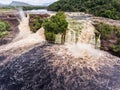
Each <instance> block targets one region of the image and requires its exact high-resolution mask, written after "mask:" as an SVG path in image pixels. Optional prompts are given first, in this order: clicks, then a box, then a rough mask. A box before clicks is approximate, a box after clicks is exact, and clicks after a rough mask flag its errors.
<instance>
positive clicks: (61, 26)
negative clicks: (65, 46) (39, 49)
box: [43, 12, 68, 43]
mask: <svg viewBox="0 0 120 90" xmlns="http://www.w3.org/2000/svg"><path fill="white" fill-rule="evenodd" d="M43 26H44V29H45V32H46V33H48V32H49V33H51V35H53V38H54V39H52V40H55V37H54V35H55V34H61V35H62V39H61V42H63V43H64V37H65V32H66V29H67V26H68V22H67V21H66V16H65V14H64V13H63V12H58V13H57V14H56V15H55V16H52V17H51V18H50V19H49V20H46V21H45V22H44V25H43ZM45 35H48V34H45ZM51 35H50V37H49V36H46V39H47V40H48V41H49V40H50V39H48V38H51Z"/></svg>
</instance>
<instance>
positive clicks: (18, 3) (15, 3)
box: [10, 1, 31, 6]
mask: <svg viewBox="0 0 120 90" xmlns="http://www.w3.org/2000/svg"><path fill="white" fill-rule="evenodd" d="M10 6H31V5H30V4H27V3H24V2H18V1H13V2H11V3H10Z"/></svg>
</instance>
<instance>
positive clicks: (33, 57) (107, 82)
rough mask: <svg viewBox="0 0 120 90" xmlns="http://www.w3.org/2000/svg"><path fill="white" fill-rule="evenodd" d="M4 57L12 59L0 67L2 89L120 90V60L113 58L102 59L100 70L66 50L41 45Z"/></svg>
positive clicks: (2, 57) (2, 56) (49, 45)
mask: <svg viewBox="0 0 120 90" xmlns="http://www.w3.org/2000/svg"><path fill="white" fill-rule="evenodd" d="M6 53H10V51H8V52H6ZM4 57H5V56H4V55H1V56H0V59H1V60H2V61H4V60H6V59H8V60H9V59H11V60H10V61H9V62H7V63H5V64H4V65H1V66H0V90H119V89H120V59H119V58H116V57H114V56H111V55H109V56H106V57H102V58H100V60H99V61H97V64H96V66H97V65H98V66H99V69H96V70H94V69H93V68H92V67H91V66H88V65H87V62H86V60H83V59H82V58H74V57H73V56H71V55H70V54H67V53H66V49H65V48H64V47H62V46H60V45H53V44H44V45H38V46H36V47H35V48H33V49H31V50H30V51H28V52H26V53H24V54H22V55H18V56H15V57H12V58H4ZM6 57H7V54H6ZM113 59H114V63H112V60H113ZM88 60H89V58H88ZM2 61H1V62H0V63H2ZM102 64H103V65H102ZM88 67H89V68H88ZM96 68H98V67H96Z"/></svg>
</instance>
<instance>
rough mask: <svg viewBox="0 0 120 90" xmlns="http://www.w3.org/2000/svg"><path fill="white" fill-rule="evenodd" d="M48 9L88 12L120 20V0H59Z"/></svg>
mask: <svg viewBox="0 0 120 90" xmlns="http://www.w3.org/2000/svg"><path fill="white" fill-rule="evenodd" d="M48 10H52V11H67V12H86V13H90V14H94V15H96V16H102V17H107V18H111V19H118V20H120V0H59V1H57V2H55V3H53V4H51V5H50V6H49V7H48Z"/></svg>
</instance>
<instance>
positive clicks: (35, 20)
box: [30, 15, 43, 33]
mask: <svg viewBox="0 0 120 90" xmlns="http://www.w3.org/2000/svg"><path fill="white" fill-rule="evenodd" d="M30 19H32V20H30V28H31V31H32V32H34V33H35V32H37V31H38V29H40V28H41V27H42V24H43V19H42V18H41V17H40V16H32V15H30Z"/></svg>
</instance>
